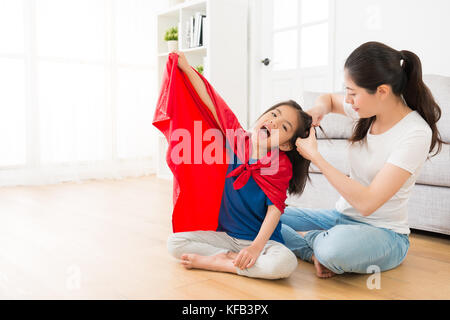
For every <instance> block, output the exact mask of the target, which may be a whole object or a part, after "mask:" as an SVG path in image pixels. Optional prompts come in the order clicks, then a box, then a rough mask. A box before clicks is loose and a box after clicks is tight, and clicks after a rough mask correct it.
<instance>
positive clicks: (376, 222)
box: [336, 101, 432, 234]
mask: <svg viewBox="0 0 450 320" xmlns="http://www.w3.org/2000/svg"><path fill="white" fill-rule="evenodd" d="M344 111H345V113H346V114H347V116H349V117H350V118H352V119H353V120H358V119H359V117H358V113H357V112H356V111H355V110H353V109H352V106H351V105H350V104H348V103H346V102H345V101H344ZM431 137H432V131H431V128H430V126H429V125H428V123H427V122H426V121H425V120H424V119H423V118H422V117H421V116H420V115H419V113H417V111H413V112H410V113H409V114H407V115H406V116H405V117H404V118H403V119H402V120H400V121H399V122H398V123H397V124H395V125H394V126H393V127H392V128H390V129H389V130H388V131H386V132H384V133H382V134H377V135H373V134H370V129H369V131H368V133H367V140H366V141H365V142H363V143H360V142H356V143H354V144H349V147H348V151H349V152H348V156H349V158H348V161H349V163H350V178H352V179H354V180H356V181H358V182H359V183H361V184H363V185H365V186H368V185H370V183H371V182H372V180H373V179H374V178H375V176H376V175H377V173H378V172H379V171H380V170H381V169H382V168H383V166H384V165H385V164H386V163H387V162H388V163H391V164H393V165H395V166H397V167H400V168H402V169H404V170H407V171H409V172H410V173H411V176H410V177H409V179H408V180H407V181H406V182H405V184H404V185H403V186H402V187H401V188H400V190H399V191H398V192H397V193H396V194H395V195H394V196H393V197H392V198H391V199H389V200H388V201H387V202H386V203H385V204H383V205H382V206H381V207H380V208H378V210H376V211H375V212H373V213H372V214H371V215H369V216H367V217H364V216H363V215H361V214H360V213H359V212H358V211H357V210H356V209H355V208H353V207H352V206H351V205H350V204H349V203H348V202H347V201H346V200H345V199H344V198H343V197H340V198H339V200H338V201H337V203H336V210H338V211H339V212H341V213H343V214H345V215H347V216H349V217H351V218H352V219H354V220H358V221H361V222H365V223H369V224H371V225H373V226H376V227H381V228H386V229H390V230H393V231H395V232H397V233H402V234H409V233H410V231H409V225H408V207H407V205H408V199H409V197H410V195H411V190H412V188H413V186H414V184H415V182H416V180H417V177H418V175H419V173H420V170H421V168H422V166H423V164H424V163H425V161H426V159H427V157H428V153H429V149H430V145H431Z"/></svg>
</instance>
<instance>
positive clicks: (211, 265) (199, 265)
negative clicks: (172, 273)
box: [181, 253, 237, 273]
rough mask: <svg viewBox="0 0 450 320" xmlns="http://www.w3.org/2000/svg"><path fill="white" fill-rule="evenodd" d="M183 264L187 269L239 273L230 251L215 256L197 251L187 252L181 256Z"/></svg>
mask: <svg viewBox="0 0 450 320" xmlns="http://www.w3.org/2000/svg"><path fill="white" fill-rule="evenodd" d="M181 264H182V265H183V266H184V267H185V268H186V269H203V270H211V271H221V272H230V273H237V271H236V268H235V267H234V265H233V258H232V257H231V256H230V254H229V253H219V254H216V255H214V256H201V255H199V254H195V253H189V254H188V253H185V254H183V255H182V256H181Z"/></svg>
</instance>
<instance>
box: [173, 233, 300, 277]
mask: <svg viewBox="0 0 450 320" xmlns="http://www.w3.org/2000/svg"><path fill="white" fill-rule="evenodd" d="M251 244H252V241H250V240H242V239H237V238H233V237H230V236H229V235H228V234H227V233H225V232H217V231H192V232H177V233H174V234H172V235H170V236H169V239H168V240H167V248H168V250H169V252H170V253H171V254H172V255H173V256H174V257H175V258H177V259H180V257H181V255H183V254H184V253H196V254H199V255H202V256H212V255H216V254H219V253H226V252H229V251H232V252H236V253H238V252H239V251H241V250H242V249H243V248H246V247H248V246H250V245H251ZM296 268H297V258H296V257H295V255H294V253H293V252H292V251H291V250H289V249H288V248H287V247H285V246H284V245H283V244H281V243H279V242H277V241H273V240H269V241H267V243H266V245H265V246H264V249H263V250H262V251H261V254H260V256H259V257H258V259H257V260H256V263H255V264H254V265H253V266H252V267H251V268H248V269H244V270H241V269H239V268H236V271H237V273H238V274H239V275H242V276H247V277H251V278H263V279H281V278H287V277H289V276H290V275H291V273H292V272H293V271H294V270H295V269H296Z"/></svg>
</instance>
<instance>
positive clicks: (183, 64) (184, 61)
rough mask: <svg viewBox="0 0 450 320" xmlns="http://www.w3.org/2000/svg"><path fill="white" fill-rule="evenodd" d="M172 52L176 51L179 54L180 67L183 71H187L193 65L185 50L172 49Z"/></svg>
mask: <svg viewBox="0 0 450 320" xmlns="http://www.w3.org/2000/svg"><path fill="white" fill-rule="evenodd" d="M172 53H176V54H177V55H178V67H179V68H180V69H181V70H182V71H186V70H188V69H189V68H190V67H191V66H190V64H189V62H188V60H187V59H186V56H185V55H184V53H183V52H180V51H178V50H174V51H172Z"/></svg>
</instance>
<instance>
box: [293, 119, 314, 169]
mask: <svg viewBox="0 0 450 320" xmlns="http://www.w3.org/2000/svg"><path fill="white" fill-rule="evenodd" d="M295 146H296V147H297V151H298V153H300V155H301V156H302V157H303V158H305V159H307V160H310V161H313V159H314V157H315V156H317V155H318V154H319V150H318V148H317V139H316V130H315V129H314V127H311V129H310V130H309V136H308V138H306V139H301V138H297V141H296V142H295Z"/></svg>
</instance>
